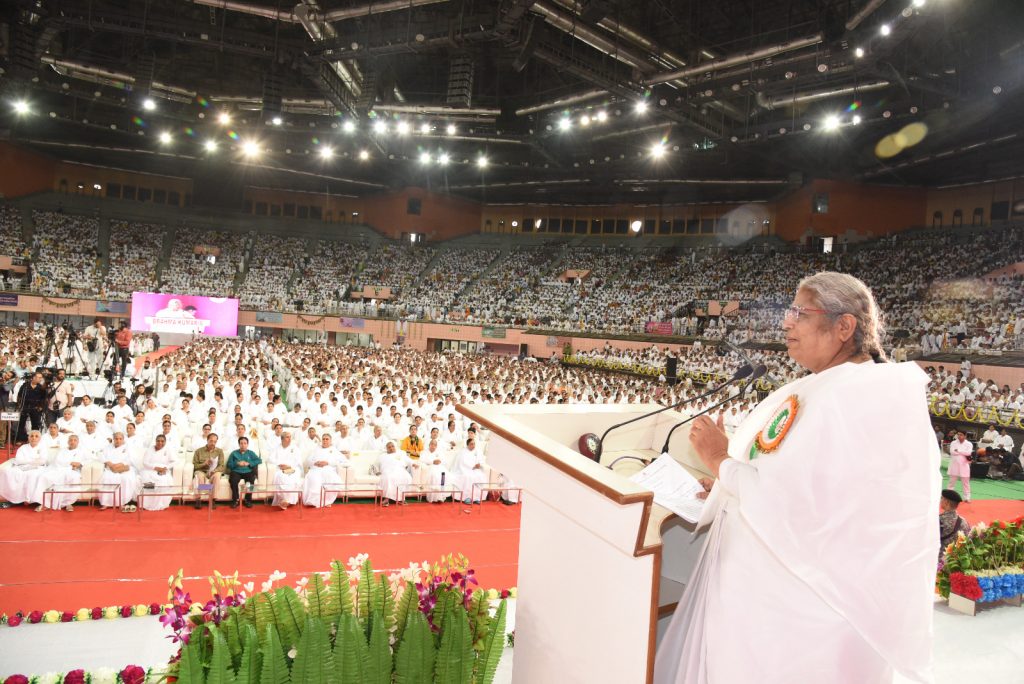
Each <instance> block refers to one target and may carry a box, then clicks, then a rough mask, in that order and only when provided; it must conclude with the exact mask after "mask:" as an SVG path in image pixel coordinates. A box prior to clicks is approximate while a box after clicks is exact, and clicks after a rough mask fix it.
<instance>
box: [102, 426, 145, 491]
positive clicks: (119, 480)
mask: <svg viewBox="0 0 1024 684" xmlns="http://www.w3.org/2000/svg"><path fill="white" fill-rule="evenodd" d="M101 459H102V460H103V474H102V475H100V484H120V485H121V495H120V505H121V506H122V507H124V508H125V509H126V510H127V507H128V504H129V502H131V501H133V500H134V499H135V495H136V494H137V493H138V490H139V476H138V474H137V473H136V472H135V469H134V468H133V467H132V462H131V455H130V454H129V453H128V449H127V448H126V446H125V436H124V435H123V434H122V433H120V432H115V433H114V443H113V444H111V445H110V446H109V447H107V449H106V451H105V452H104V453H103V456H102V457H101ZM115 503H117V500H116V499H115V497H114V495H113V494H100V507H101V508H102V509H107V508H110V507H111V506H113V505H114V504H115Z"/></svg>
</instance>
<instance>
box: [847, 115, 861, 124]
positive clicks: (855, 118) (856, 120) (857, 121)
mask: <svg viewBox="0 0 1024 684" xmlns="http://www.w3.org/2000/svg"><path fill="white" fill-rule="evenodd" d="M850 121H851V122H852V123H853V125H854V126H856V125H858V124H860V122H861V121H863V119H861V118H860V114H854V115H853V118H852V119H850Z"/></svg>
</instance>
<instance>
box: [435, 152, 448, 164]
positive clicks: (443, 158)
mask: <svg viewBox="0 0 1024 684" xmlns="http://www.w3.org/2000/svg"><path fill="white" fill-rule="evenodd" d="M437 163H438V164H440V165H441V166H444V165H445V164H447V163H448V153H447V152H442V153H441V154H439V155H437Z"/></svg>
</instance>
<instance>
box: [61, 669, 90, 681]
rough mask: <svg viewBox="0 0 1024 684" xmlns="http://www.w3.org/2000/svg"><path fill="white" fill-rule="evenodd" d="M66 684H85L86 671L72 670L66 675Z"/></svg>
mask: <svg viewBox="0 0 1024 684" xmlns="http://www.w3.org/2000/svg"><path fill="white" fill-rule="evenodd" d="M64 684H85V670H72V671H71V672H68V673H67V674H66V675H64Z"/></svg>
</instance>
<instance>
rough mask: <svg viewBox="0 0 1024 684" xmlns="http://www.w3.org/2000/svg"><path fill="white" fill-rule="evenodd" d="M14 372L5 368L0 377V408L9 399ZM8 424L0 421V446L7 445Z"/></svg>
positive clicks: (3, 406) (5, 405)
mask: <svg viewBox="0 0 1024 684" xmlns="http://www.w3.org/2000/svg"><path fill="white" fill-rule="evenodd" d="M14 377H15V376H14V372H13V371H9V370H5V371H3V377H2V378H0V408H7V402H9V401H10V400H11V391H12V390H13V389H14ZM9 428H10V424H9V423H8V422H7V421H0V447H5V446H7V438H8V437H9V436H10V435H9V434H8V431H9Z"/></svg>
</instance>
